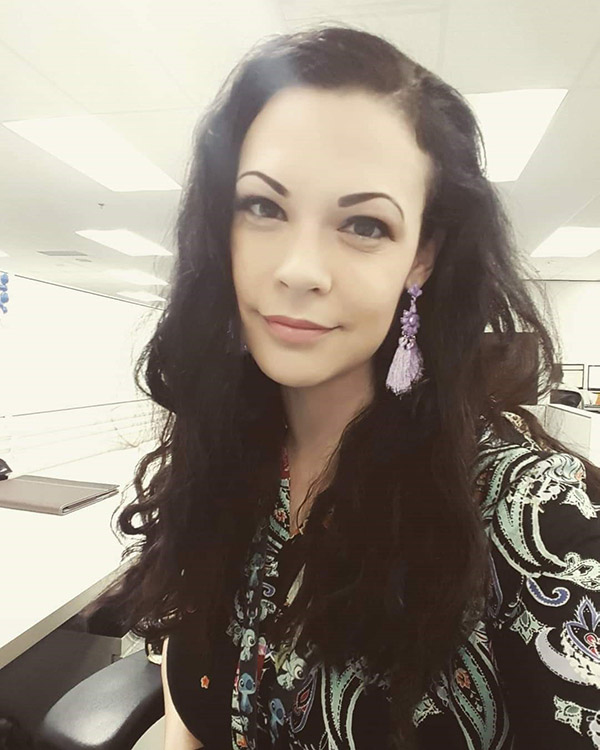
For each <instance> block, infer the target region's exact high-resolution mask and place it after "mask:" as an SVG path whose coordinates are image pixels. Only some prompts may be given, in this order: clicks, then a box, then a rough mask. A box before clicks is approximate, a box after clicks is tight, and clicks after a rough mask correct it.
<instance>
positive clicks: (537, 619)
mask: <svg viewBox="0 0 600 750" xmlns="http://www.w3.org/2000/svg"><path fill="white" fill-rule="evenodd" d="M503 416H504V418H505V419H506V420H508V422H509V424H510V426H511V430H512V433H513V435H514V437H513V438H512V439H511V440H505V439H502V438H500V437H499V436H498V435H497V434H496V433H495V431H494V430H493V429H492V427H491V425H489V424H487V423H485V422H483V421H482V424H481V430H480V433H479V452H478V457H477V461H476V463H475V464H474V466H473V468H472V482H473V488H474V496H475V499H476V500H477V501H478V502H479V504H480V508H481V515H482V519H483V523H484V527H485V531H486V533H487V535H488V537H489V541H490V571H491V579H492V586H491V589H490V595H489V599H488V603H487V609H486V612H485V616H484V618H483V619H482V620H481V621H480V622H479V623H478V624H477V625H476V627H475V628H474V629H473V631H472V633H471V635H470V637H469V639H468V641H467V643H466V644H465V645H464V646H463V647H462V648H460V649H458V651H457V652H456V653H455V655H454V657H453V659H452V660H451V661H450V663H449V664H448V667H447V669H445V670H444V671H443V673H442V674H440V675H439V677H438V678H437V679H436V681H435V682H434V684H432V685H431V686H430V689H429V690H428V691H427V693H426V694H425V695H424V696H423V698H422V700H421V701H420V702H419V704H418V705H417V706H416V708H415V710H414V713H413V723H414V725H415V726H416V728H417V736H418V738H419V747H420V748H423V749H424V750H434V749H435V750H439V749H440V748H444V750H453V749H454V748H456V749H457V750H458V749H459V748H468V749H469V750H520V749H521V748H527V749H529V748H532V749H533V748H544V750H578V749H579V748H582V749H583V748H586V749H587V750H592V749H595V750H600V507H599V506H598V505H596V504H595V503H594V502H593V501H592V499H591V498H590V497H589V495H588V494H587V489H586V472H585V467H584V466H583V464H582V463H581V461H580V460H579V459H577V458H576V457H574V456H572V455H570V454H568V453H559V452H554V451H552V450H551V449H549V448H548V447H547V446H542V445H539V444H538V443H536V442H535V440H534V439H533V437H532V436H531V434H530V432H529V430H528V429H527V426H526V424H525V422H524V421H523V420H522V419H521V418H520V417H519V416H518V415H516V414H512V413H508V412H505V413H504V415H503ZM281 477H282V478H281V484H280V491H279V499H278V503H277V504H276V507H275V508H274V510H273V513H272V515H271V516H270V518H269V519H268V521H265V523H263V524H262V525H261V526H260V527H259V528H258V529H257V531H256V534H255V536H254V539H253V542H252V545H251V549H250V551H249V555H248V558H247V560H248V562H247V566H246V570H245V574H246V575H245V579H244V585H243V586H241V587H240V590H239V591H238V592H237V594H236V597H235V608H234V609H235V617H233V618H232V620H231V622H230V624H229V627H228V628H227V632H226V633H225V634H224V637H225V638H227V639H228V643H230V645H231V644H233V647H234V648H235V652H234V653H235V654H236V657H235V663H234V677H233V680H232V682H233V685H232V688H233V689H232V691H230V693H229V695H230V701H225V699H224V700H223V704H225V703H227V702H228V703H229V705H223V707H222V709H223V711H228V712H229V720H228V723H229V726H230V743H231V747H232V748H233V749H234V750H237V749H238V748H248V749H249V750H262V748H285V749H286V750H287V749H288V748H293V749H295V750H325V749H327V750H371V748H375V747H381V748H383V747H385V743H386V726H387V724H388V722H387V716H388V712H389V707H390V696H389V683H388V682H387V680H386V678H385V676H381V677H379V678H377V679H376V680H375V681H373V680H371V681H370V682H368V681H367V680H366V678H365V672H364V665H363V664H361V662H360V661H355V662H348V663H347V665H346V668H345V669H344V670H343V671H341V672H338V671H337V670H335V669H329V670H326V669H324V667H323V665H322V664H319V663H318V661H317V660H316V658H314V655H313V653H312V652H311V651H310V649H309V651H308V653H297V652H296V648H295V646H296V644H292V647H291V648H290V649H289V650H288V651H287V652H283V651H282V650H280V649H277V647H276V645H275V644H272V643H270V641H269V638H268V625H269V623H270V622H271V621H272V618H274V617H276V616H277V612H278V611H279V610H280V607H281V606H282V605H283V604H284V602H285V600H287V601H291V599H293V596H294V595H295V592H296V591H297V590H298V587H299V585H300V582H301V580H302V573H303V568H302V560H301V559H300V560H298V559H296V561H295V567H294V565H291V566H290V562H289V561H290V560H291V559H292V558H293V554H292V550H293V548H294V537H290V535H289V482H290V476H289V466H288V464H287V457H286V456H285V452H284V453H283V455H282V475H281ZM282 560H284V561H285V560H287V562H286V563H285V564H283V563H282ZM290 571H292V572H291V573H290ZM147 651H148V648H147ZM232 663H233V662H232ZM193 668H194V667H193V665H190V669H193ZM212 668H213V670H214V669H217V668H218V665H213V667H212ZM200 672H202V674H200ZM201 677H202V678H203V679H206V680H209V679H210V675H206V674H204V667H202V668H199V670H198V674H196V675H195V678H197V679H198V680H199V679H200V678H201ZM225 689H226V688H225ZM205 692H206V693H207V692H208V691H203V690H202V689H198V690H197V698H196V703H195V704H194V705H195V708H196V710H195V713H194V715H191V712H190V711H189V710H188V712H187V714H186V713H185V706H184V705H182V706H181V711H182V712H183V713H182V714H181V715H182V718H183V719H184V721H185V722H186V724H187V725H188V727H190V729H191V731H194V730H195V729H196V727H197V735H196V736H197V737H198V739H200V740H201V741H202V742H203V743H204V744H205V747H206V748H207V750H212V748H213V747H214V748H217V744H218V743H217V744H213V745H211V744H210V737H207V736H206V734H203V730H204V731H205V727H206V726H207V725H206V723H203V713H202V711H203V695H202V694H203V693H205ZM224 695H225V693H224ZM188 705H189V704H188ZM178 709H179V707H178ZM221 747H222V746H219V747H218V750H221Z"/></svg>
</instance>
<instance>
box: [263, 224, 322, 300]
mask: <svg viewBox="0 0 600 750" xmlns="http://www.w3.org/2000/svg"><path fill="white" fill-rule="evenodd" d="M284 241H285V243H286V244H285V248H284V251H283V254H282V258H281V262H280V263H279V265H278V266H277V269H276V272H275V275H276V278H277V280H278V281H281V283H283V284H285V285H286V286H288V287H289V288H290V289H296V290H299V291H304V290H307V289H318V290H320V291H323V292H327V291H328V290H329V289H330V288H331V283H332V272H331V267H330V259H329V253H328V248H327V243H326V241H325V240H324V239H323V238H322V237H319V235H318V232H317V231H316V230H314V231H310V232H309V231H302V232H301V231H298V232H296V233H295V234H293V233H292V232H290V233H289V234H288V235H286V237H285V240H284Z"/></svg>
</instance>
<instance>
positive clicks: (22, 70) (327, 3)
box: [0, 0, 600, 295]
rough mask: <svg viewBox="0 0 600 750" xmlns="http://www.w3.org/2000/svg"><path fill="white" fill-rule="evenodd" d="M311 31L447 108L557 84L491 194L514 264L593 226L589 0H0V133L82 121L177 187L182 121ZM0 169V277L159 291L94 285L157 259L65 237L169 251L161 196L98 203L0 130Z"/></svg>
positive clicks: (596, 156) (595, 190)
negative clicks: (447, 102)
mask: <svg viewBox="0 0 600 750" xmlns="http://www.w3.org/2000/svg"><path fill="white" fill-rule="evenodd" d="M322 21H331V22H333V23H335V22H338V21H342V22H345V23H350V24H352V25H356V26H358V27H361V28H364V29H366V30H368V31H372V32H375V33H381V34H383V35H385V36H386V37H387V38H388V39H389V40H391V41H393V42H395V43H396V44H397V45H398V46H399V47H400V48H401V49H403V50H404V51H406V52H407V53H408V54H410V55H411V56H413V57H415V58H416V59H417V60H418V61H419V62H421V63H422V64H423V65H425V66H426V67H429V68H430V69H432V70H433V71H435V72H436V73H437V74H439V75H440V76H441V77H442V78H444V79H445V80H447V81H448V82H449V83H451V84H452V85H453V86H455V87H456V88H457V89H459V90H460V91H461V92H462V93H464V94H471V93H480V92H488V91H499V90H504V89H522V88H534V87H546V88H554V87H557V88H567V89H568V90H569V93H568V95H567V97H566V98H565V99H564V100H563V103H562V105H561V106H560V108H559V110H558V112H557V114H556V115H555V117H554V118H553V120H552V122H551V125H550V128H549V129H548V131H547V132H546V134H545V137H544V139H543V140H542V142H541V143H540V145H539V147H538V148H537V150H536V151H535V153H534V154H533V156H532V158H531V160H530V161H529V163H528V164H527V167H526V168H525V170H524V171H523V173H522V174H521V176H520V178H519V179H518V180H517V181H516V182H512V183H502V184H500V185H499V189H500V191H501V193H502V196H503V198H504V199H505V201H506V204H507V206H508V208H509V211H510V214H511V216H512V218H513V222H514V226H515V232H516V236H517V239H518V241H519V244H520V247H521V249H522V251H523V253H524V254H529V253H530V252H531V251H532V250H533V249H534V248H535V247H536V246H537V245H539V244H540V243H541V242H542V241H543V240H544V239H545V238H546V237H548V236H549V235H550V234H552V232H554V231H555V230H556V229H557V228H559V227H560V226H563V225H580V226H594V227H598V226H600V146H599V140H600V138H599V135H598V134H599V133H600V3H598V0H571V2H570V3H565V2H564V1H563V0H439V1H428V0H421V1H420V2H419V1H418V0H417V1H415V2H409V1H408V0H389V1H388V2H385V1H383V2H364V0H280V1H279V2H277V0H238V1H237V2H233V1H231V0H228V1H223V0H218V1H217V0H200V1H199V0H169V2H166V0H103V2H102V3H98V2H92V0H54V1H53V2H47V0H4V2H3V3H2V4H0V70H2V72H3V75H2V77H1V78H0V123H3V122H9V121H12V120H24V119H29V118H41V117H63V116H70V115H82V114H83V115H85V114H94V115H97V116H98V117H99V118H101V120H102V121H104V122H105V123H106V124H107V125H109V126H110V127H111V128H113V129H115V130H116V131H118V132H119V133H120V134H121V135H122V136H123V137H124V138H126V139H127V140H128V141H129V142H130V143H131V144H132V145H133V146H134V147H135V148H136V149H138V150H139V151H141V152H142V153H143V154H144V155H145V156H147V157H148V158H149V159H150V160H151V161H152V162H154V163H155V164H156V165H157V166H159V167H160V168H161V169H162V170H163V171H164V172H166V173H167V174H168V175H169V176H170V177H172V178H173V179H174V180H175V181H176V182H178V183H179V184H182V182H183V180H184V175H185V169H186V164H187V162H188V159H189V157H190V153H191V138H192V131H193V128H194V125H195V122H196V120H197V118H198V116H199V114H200V113H201V111H202V109H203V108H204V107H205V106H206V105H207V104H208V103H209V102H210V100H211V98H212V97H213V96H214V94H215V93H216V91H217V89H218V87H219V85H220V84H221V82H222V80H223V78H224V77H225V76H226V75H227V73H228V72H229V71H230V69H231V68H232V67H233V66H234V65H235V64H236V62H237V61H238V60H239V58H240V57H241V56H242V55H243V54H244V53H245V52H247V51H248V49H249V48H250V47H251V46H252V45H253V44H254V43H255V42H257V41H258V40H260V39H261V38H263V37H265V36H267V35H270V34H274V33H279V32H285V31H292V30H296V29H300V28H305V27H307V26H310V25H312V24H314V23H315V22H322ZM0 164H1V169H0V205H1V222H0V250H2V251H4V252H6V253H8V256H9V257H6V258H4V257H0V269H2V270H6V271H8V272H9V273H10V272H12V273H18V274H21V275H23V276H28V277H31V278H37V279H42V280H45V281H51V282H56V283H60V284H65V285H67V286H72V287H76V288H80V289H86V290H90V291H96V292H99V293H102V294H108V295H116V294H117V293H118V291H120V290H122V289H125V288H129V289H132V288H138V289H145V290H147V291H150V292H153V293H157V294H160V293H161V291H163V292H164V290H161V288H160V287H152V286H150V287H132V286H131V285H128V284H127V283H124V282H123V281H119V280H115V281H112V280H111V279H110V278H109V277H108V276H106V275H105V274H104V272H105V271H107V270H109V269H132V268H134V269H139V270H141V271H146V272H149V273H152V274H156V275H159V276H161V277H162V278H165V279H166V278H168V273H169V269H170V264H171V263H172V258H153V257H139V258H131V257H128V256H126V255H123V254H121V253H119V252H117V251H114V250H111V249H110V248H108V247H103V246H102V245H99V244H97V243H96V242H93V241H91V240H88V239H85V238H83V237H80V236H79V235H77V234H75V232H76V230H80V229H89V228H92V227H93V228H96V229H115V228H126V229H129V230H131V231H133V232H136V233H138V234H140V235H142V236H143V237H146V238H148V239H150V240H153V241H154V242H157V243H159V244H161V245H163V246H164V247H165V248H167V249H168V250H170V251H171V252H175V243H174V236H173V225H174V221H175V216H176V210H177V204H178V201H179V196H180V192H179V191H159V192H134V193H117V192H112V191H110V190H108V189H106V188H104V187H102V186H101V185H99V184H98V183H96V182H94V181H93V180H91V179H90V178H88V177H86V176H85V175H83V174H81V173H80V172H78V171H76V170H75V169H73V168H71V167H69V166H67V165H66V164H64V163H63V162H61V161H59V160H58V159H56V158H55V157H53V156H51V155H49V154H48V153H46V152H45V151H43V150H42V149H40V148H38V147H37V146H35V145H33V144H32V143H30V142H28V141H26V140H25V139H23V138H21V137H20V136H19V135H17V134H16V133H14V132H12V131H11V130H9V129H8V128H6V127H4V126H2V125H0ZM48 251H62V252H64V253H66V254H73V253H75V255H67V256H66V257H57V256H48V255H44V254H42V253H43V252H48ZM531 262H532V265H533V266H534V268H535V269H536V270H537V272H538V273H539V276H540V277H541V278H545V279H582V280H600V251H598V252H596V253H595V254H594V255H592V256H590V257H588V258H581V259H562V258H549V259H543V258H542V259H532V261H531Z"/></svg>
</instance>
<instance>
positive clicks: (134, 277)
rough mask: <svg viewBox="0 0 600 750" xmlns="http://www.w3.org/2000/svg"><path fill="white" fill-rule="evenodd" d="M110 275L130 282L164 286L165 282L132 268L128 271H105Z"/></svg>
mask: <svg viewBox="0 0 600 750" xmlns="http://www.w3.org/2000/svg"><path fill="white" fill-rule="evenodd" d="M106 273H108V274H109V275H110V276H112V277H114V278H117V279H121V281H128V282H129V283H130V284H140V285H142V286H143V285H145V284H154V285H155V286H166V285H167V282H166V281H163V280H162V279H159V278H158V277H156V276H152V275H151V274H149V273H144V272H143V271H136V270H135V269H132V270H130V271H115V270H113V271H107V272H106Z"/></svg>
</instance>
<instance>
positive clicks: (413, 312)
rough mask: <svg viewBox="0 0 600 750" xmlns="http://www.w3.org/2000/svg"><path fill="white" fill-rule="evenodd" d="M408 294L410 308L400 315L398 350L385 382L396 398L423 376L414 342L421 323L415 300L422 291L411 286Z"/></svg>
mask: <svg viewBox="0 0 600 750" xmlns="http://www.w3.org/2000/svg"><path fill="white" fill-rule="evenodd" d="M408 293H409V294H410V296H411V297H412V299H411V301H410V308H409V309H408V310H405V311H404V312H403V313H402V335H401V336H400V338H399V339H398V348H397V349H396V352H395V354H394V359H393V360H392V364H391V365H390V369H389V372H388V376H387V380H386V381H385V384H386V387H387V388H388V389H389V390H390V391H393V393H395V394H396V395H397V396H398V395H399V394H401V393H405V392H406V391H408V390H410V387H411V386H412V384H413V383H414V382H415V381H417V380H418V379H419V378H420V377H421V376H422V374H423V357H422V355H421V351H420V349H419V346H418V344H417V342H416V335H417V331H418V330H419V324H420V321H421V319H420V317H419V314H418V313H417V304H416V299H417V297H420V296H421V295H422V294H423V290H422V289H421V288H420V287H419V286H418V284H413V285H412V286H411V287H410V289H409V290H408Z"/></svg>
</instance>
